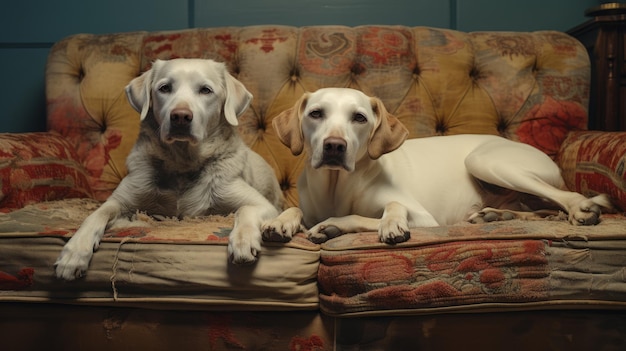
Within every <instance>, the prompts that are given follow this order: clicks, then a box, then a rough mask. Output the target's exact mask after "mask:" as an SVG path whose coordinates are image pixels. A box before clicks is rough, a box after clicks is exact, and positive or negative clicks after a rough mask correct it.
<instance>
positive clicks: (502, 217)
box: [468, 207, 517, 224]
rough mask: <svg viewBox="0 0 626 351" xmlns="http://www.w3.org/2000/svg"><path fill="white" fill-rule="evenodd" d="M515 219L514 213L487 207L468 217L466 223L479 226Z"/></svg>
mask: <svg viewBox="0 0 626 351" xmlns="http://www.w3.org/2000/svg"><path fill="white" fill-rule="evenodd" d="M515 218H517V216H516V215H515V213H514V212H511V211H506V210H498V209H494V208H489V207H487V208H484V209H482V210H481V211H478V212H476V213H474V214H472V215H471V216H470V217H469V219H468V222H470V223H473V224H480V223H488V222H495V221H510V220H513V219H515Z"/></svg>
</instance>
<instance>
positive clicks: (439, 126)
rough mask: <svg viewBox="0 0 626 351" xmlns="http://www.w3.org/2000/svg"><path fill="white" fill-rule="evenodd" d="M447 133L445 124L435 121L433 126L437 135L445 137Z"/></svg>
mask: <svg viewBox="0 0 626 351" xmlns="http://www.w3.org/2000/svg"><path fill="white" fill-rule="evenodd" d="M447 131H448V127H446V125H445V122H444V121H441V120H439V121H437V125H436V126H435V132H437V134H439V135H445V134H446V132H447Z"/></svg>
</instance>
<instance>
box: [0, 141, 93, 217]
mask: <svg viewBox="0 0 626 351" xmlns="http://www.w3.org/2000/svg"><path fill="white" fill-rule="evenodd" d="M77 160H78V158H77V156H76V152H75V151H74V150H73V148H72V146H71V145H70V144H69V143H68V142H67V141H65V140H64V139H63V138H62V136H61V135H59V134H57V133H53V132H44V133H20V134H9V133H3V134H0V212H7V211H10V210H12V209H17V208H21V207H24V206H25V205H28V204H31V203H36V202H41V201H52V200H60V199H64V198H75V197H92V191H91V188H90V186H89V181H88V174H87V172H86V171H85V168H84V167H83V166H82V165H81V164H80V162H78V161H77Z"/></svg>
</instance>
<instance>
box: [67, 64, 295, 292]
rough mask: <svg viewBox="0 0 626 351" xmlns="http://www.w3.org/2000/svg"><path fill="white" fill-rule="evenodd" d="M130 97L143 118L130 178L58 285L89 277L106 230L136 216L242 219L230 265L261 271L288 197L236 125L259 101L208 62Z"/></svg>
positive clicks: (95, 218)
mask: <svg viewBox="0 0 626 351" xmlns="http://www.w3.org/2000/svg"><path fill="white" fill-rule="evenodd" d="M126 93H127V96H128V99H129V101H130V103H131V105H132V106H133V108H135V109H136V110H137V111H139V112H141V129H140V134H139V138H138V140H137V142H136V144H135V146H134V148H133V149H132V151H131V153H130V154H129V156H128V158H127V161H126V163H127V167H128V175H127V176H126V177H125V178H124V179H123V180H122V181H121V182H120V184H119V186H118V187H117V189H116V190H115V191H114V192H113V194H112V195H111V196H110V197H109V199H108V200H107V201H106V202H105V203H104V204H102V206H101V207H100V208H98V209H97V210H96V211H95V212H93V213H92V214H91V215H90V216H88V217H87V218H86V219H85V221H84V222H83V224H82V225H81V226H80V227H79V229H78V230H77V231H76V233H75V234H74V236H73V237H72V238H71V239H70V240H69V241H68V242H67V244H66V245H65V247H64V248H63V251H62V252H61V255H60V256H59V258H58V260H57V261H56V263H55V265H56V274H57V276H58V277H60V278H64V279H67V280H72V279H74V278H76V277H80V276H82V275H83V274H84V273H85V272H86V270H87V267H88V265H89V261H90V260H91V257H92V254H93V251H94V250H95V249H97V247H98V245H99V243H100V240H101V238H102V235H103V233H104V231H105V229H106V228H107V227H109V226H111V225H112V224H113V223H114V222H115V221H117V220H118V219H120V218H124V217H128V216H129V215H132V214H134V213H135V212H136V211H145V212H146V213H148V214H151V215H162V216H173V217H183V216H198V215H207V214H228V213H231V212H235V211H236V214H235V225H234V228H233V230H232V232H231V233H230V237H229V244H228V254H229V258H230V260H231V261H232V262H233V263H250V262H254V261H255V260H256V256H257V254H258V252H259V250H260V249H261V225H262V222H263V221H264V220H265V219H269V218H274V217H275V216H276V215H278V213H279V211H280V210H281V209H282V202H283V198H282V192H281V189H280V186H279V185H278V181H277V180H276V176H275V175H274V172H273V171H272V169H271V168H270V167H269V165H268V164H267V163H266V162H265V161H264V160H263V159H262V158H261V157H260V156H259V155H258V154H256V153H254V152H253V151H252V150H250V149H249V148H248V147H247V146H246V145H245V144H244V143H243V141H242V140H241V138H240V137H239V135H238V134H237V130H236V127H235V126H236V125H237V124H238V121H237V117H238V116H239V115H240V114H241V113H243V111H244V110H245V109H246V108H247V107H248V105H249V103H250V101H251V99H252V95H251V94H250V93H249V92H248V91H247V90H246V88H245V87H244V86H243V84H241V83H240V82H239V81H237V80H236V79H235V78H234V77H232V76H231V75H230V74H229V73H228V72H227V70H226V68H225V66H224V64H222V63H218V62H214V61H211V60H201V59H176V60H170V61H160V60H157V61H156V62H154V65H153V66H152V68H151V69H150V70H148V71H146V72H145V73H143V74H142V75H141V76H139V77H137V78H135V79H133V80H132V81H131V82H130V84H129V85H128V86H127V87H126Z"/></svg>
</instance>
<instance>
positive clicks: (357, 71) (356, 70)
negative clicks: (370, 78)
mask: <svg viewBox="0 0 626 351" xmlns="http://www.w3.org/2000/svg"><path fill="white" fill-rule="evenodd" d="M350 72H351V73H352V75H354V76H358V75H361V74H363V73H365V67H364V66H363V65H361V64H360V63H354V64H353V65H352V67H350Z"/></svg>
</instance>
